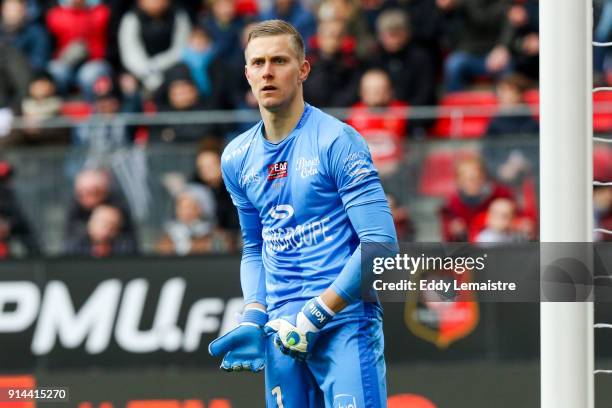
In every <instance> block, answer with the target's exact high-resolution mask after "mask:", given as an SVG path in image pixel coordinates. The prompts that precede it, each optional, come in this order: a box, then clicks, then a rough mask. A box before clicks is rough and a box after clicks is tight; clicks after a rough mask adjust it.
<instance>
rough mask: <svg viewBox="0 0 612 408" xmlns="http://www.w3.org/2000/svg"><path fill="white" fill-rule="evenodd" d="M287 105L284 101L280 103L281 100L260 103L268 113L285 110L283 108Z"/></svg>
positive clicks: (268, 100)
mask: <svg viewBox="0 0 612 408" xmlns="http://www.w3.org/2000/svg"><path fill="white" fill-rule="evenodd" d="M285 105H286V104H285V103H284V101H279V100H276V99H274V100H272V99H267V100H262V101H260V102H259V106H261V107H262V108H264V109H265V110H267V111H270V112H276V111H278V110H280V109H282V108H283V106H285Z"/></svg>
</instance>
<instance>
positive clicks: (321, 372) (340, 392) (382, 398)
mask: <svg viewBox="0 0 612 408" xmlns="http://www.w3.org/2000/svg"><path fill="white" fill-rule="evenodd" d="M308 367H309V368H310V371H311V372H312V374H313V376H314V379H315V381H316V383H317V384H318V386H319V387H320V389H321V391H322V392H323V396H324V400H325V405H324V406H325V407H326V408H384V407H386V406H387V385H386V369H385V360H384V337H383V331H382V322H381V321H380V320H379V319H376V318H367V317H364V318H362V320H359V321H350V322H346V323H344V324H339V325H337V326H334V327H332V328H331V329H330V330H329V331H325V330H324V332H323V333H321V335H320V336H319V338H318V339H317V342H316V345H315V350H314V353H313V355H312V356H311V357H310V358H309V359H308ZM321 407H323V404H322V405H321Z"/></svg>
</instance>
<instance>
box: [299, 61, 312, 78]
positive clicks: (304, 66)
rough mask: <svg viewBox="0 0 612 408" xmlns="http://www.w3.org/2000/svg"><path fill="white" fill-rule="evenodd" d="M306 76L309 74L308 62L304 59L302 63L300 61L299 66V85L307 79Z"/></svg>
mask: <svg viewBox="0 0 612 408" xmlns="http://www.w3.org/2000/svg"><path fill="white" fill-rule="evenodd" d="M308 74H310V62H308V60H307V59H304V61H302V65H301V66H300V77H299V81H300V83H303V82H304V81H306V80H307V79H308Z"/></svg>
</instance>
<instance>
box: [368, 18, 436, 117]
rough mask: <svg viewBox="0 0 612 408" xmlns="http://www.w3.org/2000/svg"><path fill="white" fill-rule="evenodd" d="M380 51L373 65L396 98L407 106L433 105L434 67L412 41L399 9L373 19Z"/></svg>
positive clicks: (406, 21)
mask: <svg viewBox="0 0 612 408" xmlns="http://www.w3.org/2000/svg"><path fill="white" fill-rule="evenodd" d="M376 33H377V37H378V42H379V51H378V53H377V54H376V55H375V57H374V58H373V59H372V65H373V66H375V67H378V68H382V69H384V70H385V71H387V72H388V73H389V75H390V77H391V82H392V84H393V89H394V91H395V97H396V98H398V99H400V100H402V101H404V102H407V103H409V104H410V105H433V104H435V100H436V98H435V94H436V68H435V66H434V64H433V62H432V61H431V59H430V57H429V55H428V53H427V52H426V51H424V50H423V49H421V48H420V47H419V46H417V45H415V44H413V43H412V41H411V32H410V23H409V20H408V16H407V15H406V14H405V13H404V12H403V11H402V10H399V9H390V10H387V11H384V12H383V13H382V14H381V15H380V16H379V17H378V19H377V20H376Z"/></svg>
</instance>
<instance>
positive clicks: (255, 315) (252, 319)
mask: <svg viewBox="0 0 612 408" xmlns="http://www.w3.org/2000/svg"><path fill="white" fill-rule="evenodd" d="M240 323H253V324H256V325H257V326H259V327H263V326H265V325H266V323H268V313H266V312H264V311H263V310H261V309H256V308H250V309H246V310H245V311H244V312H243V313H242V321H241V322H240Z"/></svg>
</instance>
